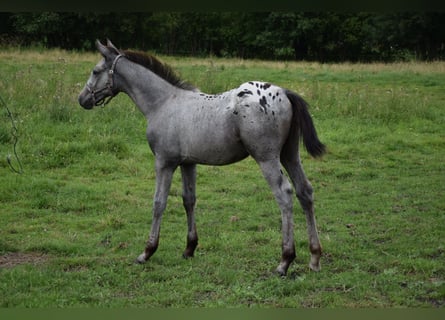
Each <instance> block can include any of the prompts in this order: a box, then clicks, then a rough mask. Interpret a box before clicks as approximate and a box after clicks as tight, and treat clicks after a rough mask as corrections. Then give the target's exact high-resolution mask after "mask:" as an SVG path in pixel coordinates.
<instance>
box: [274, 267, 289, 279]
mask: <svg viewBox="0 0 445 320" xmlns="http://www.w3.org/2000/svg"><path fill="white" fill-rule="evenodd" d="M286 273H287V269H285V268H283V266H281V265H279V266H278V267H277V268H276V269H275V274H277V275H279V276H280V277H285V276H286Z"/></svg>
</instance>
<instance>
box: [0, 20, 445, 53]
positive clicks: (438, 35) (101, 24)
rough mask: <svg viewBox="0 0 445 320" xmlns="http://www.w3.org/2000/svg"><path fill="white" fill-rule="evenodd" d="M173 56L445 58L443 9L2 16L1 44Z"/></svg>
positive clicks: (0, 28)
mask: <svg viewBox="0 0 445 320" xmlns="http://www.w3.org/2000/svg"><path fill="white" fill-rule="evenodd" d="M105 38H110V39H111V40H112V41H113V42H114V43H115V44H116V45H117V46H119V47H121V48H133V49H140V50H150V51H153V52H156V53H162V54H169V55H193V56H206V55H215V56H222V57H239V58H258V59H272V60H278V59H279V60H309V61H312V60H313V61H321V62H340V61H352V62H355V61H362V62H368V61H399V60H412V59H416V60H437V59H444V58H445V13H444V12H415V13H410V12H397V13H372V12H356V13H338V12H154V13H149V12H138V13H70V12H32V13H30V12H28V13H5V12H3V13H0V45H1V46H11V45H12V46H22V47H28V46H41V47H45V48H54V47H58V48H62V49H68V50H83V51H89V50H94V41H95V39H101V40H104V39H105Z"/></svg>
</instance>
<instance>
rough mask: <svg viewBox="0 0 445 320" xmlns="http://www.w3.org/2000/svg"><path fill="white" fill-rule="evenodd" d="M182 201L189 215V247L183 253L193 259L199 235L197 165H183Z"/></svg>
mask: <svg viewBox="0 0 445 320" xmlns="http://www.w3.org/2000/svg"><path fill="white" fill-rule="evenodd" d="M181 174H182V200H183V203H184V208H185V212H186V213H187V247H186V248H185V251H184V253H183V257H184V258H189V257H193V254H194V252H195V249H196V246H197V245H198V233H197V232H196V223H195V202H196V195H195V190H196V165H194V164H191V165H182V166H181Z"/></svg>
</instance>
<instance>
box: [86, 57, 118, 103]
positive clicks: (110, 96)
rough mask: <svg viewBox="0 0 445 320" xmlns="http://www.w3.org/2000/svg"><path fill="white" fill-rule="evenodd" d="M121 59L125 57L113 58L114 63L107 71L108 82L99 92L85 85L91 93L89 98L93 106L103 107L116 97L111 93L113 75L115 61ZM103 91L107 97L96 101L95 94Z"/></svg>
mask: <svg viewBox="0 0 445 320" xmlns="http://www.w3.org/2000/svg"><path fill="white" fill-rule="evenodd" d="M122 57H125V55H123V54H119V55H117V56H116V58H114V61H113V63H112V64H111V68H110V70H108V81H107V83H106V85H105V87H103V88H101V89H99V90H95V89H94V88H92V87H91V86H90V85H88V84H87V85H86V87H87V89H88V91H89V92H90V93H91V96H92V98H93V104H94V105H95V106H104V105H106V104H108V103H109V102H110V101H111V99H113V98H114V97H115V96H116V94H117V92H114V91H113V86H114V81H113V75H114V70H115V69H116V64H117V61H118V60H119V59H120V58H122ZM105 90H108V93H109V96H105V97H104V98H102V99H100V100H98V101H96V94H98V93H101V92H103V91H105Z"/></svg>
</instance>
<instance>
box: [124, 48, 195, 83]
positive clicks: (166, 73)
mask: <svg viewBox="0 0 445 320" xmlns="http://www.w3.org/2000/svg"><path fill="white" fill-rule="evenodd" d="M123 53H124V54H125V57H126V58H127V59H128V60H130V61H132V62H134V63H137V64H139V65H141V66H143V67H145V68H147V69H149V70H150V71H152V72H153V73H155V74H157V75H158V76H160V77H161V78H162V79H164V80H165V81H167V82H168V83H170V84H172V85H174V86H175V87H178V88H181V89H184V90H190V91H195V90H196V87H194V86H193V85H192V84H190V83H188V82H186V81H183V80H181V79H180V78H179V76H178V75H177V74H176V73H175V71H173V69H172V68H171V67H170V66H169V65H167V64H165V63H163V62H161V61H160V60H159V59H158V58H156V57H154V56H152V55H150V54H147V53H144V52H140V51H133V50H125V51H124V52H123Z"/></svg>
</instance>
